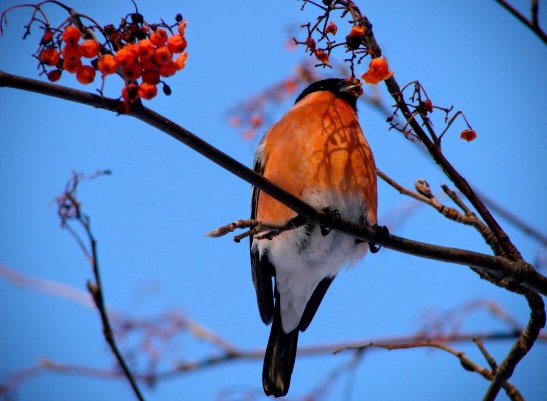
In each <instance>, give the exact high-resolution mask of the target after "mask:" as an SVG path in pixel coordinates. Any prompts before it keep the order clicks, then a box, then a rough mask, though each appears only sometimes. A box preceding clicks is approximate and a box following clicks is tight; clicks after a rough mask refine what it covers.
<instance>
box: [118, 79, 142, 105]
mask: <svg viewBox="0 0 547 401" xmlns="http://www.w3.org/2000/svg"><path fill="white" fill-rule="evenodd" d="M122 98H123V100H125V101H126V102H134V101H135V100H137V99H138V98H139V86H138V85H136V84H133V83H131V84H127V85H125V86H124V87H123V89H122Z"/></svg>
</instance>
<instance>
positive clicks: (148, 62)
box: [139, 57, 157, 70]
mask: <svg viewBox="0 0 547 401" xmlns="http://www.w3.org/2000/svg"><path fill="white" fill-rule="evenodd" d="M139 62H140V64H141V67H142V69H143V70H153V69H154V68H156V67H157V65H156V63H155V62H154V57H151V58H140V59H139Z"/></svg>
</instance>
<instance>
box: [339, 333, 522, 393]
mask: <svg viewBox="0 0 547 401" xmlns="http://www.w3.org/2000/svg"><path fill="white" fill-rule="evenodd" d="M371 347H375V348H382V349H385V350H388V351H393V350H400V349H413V348H422V347H428V348H436V349H439V350H442V351H445V352H448V353H449V354H451V355H453V356H455V357H456V358H458V359H459V361H460V363H461V365H462V367H463V368H464V369H465V370H468V371H470V372H476V373H478V374H480V375H481V376H482V377H484V378H485V379H486V380H492V378H493V376H494V375H493V373H492V371H490V370H488V369H486V368H484V367H482V366H480V365H479V364H477V363H475V362H474V361H472V360H471V359H470V358H468V357H467V356H465V353H463V352H460V351H457V350H456V349H454V348H452V347H450V346H449V345H447V344H444V343H440V342H436V341H431V340H426V341H414V342H409V343H400V344H392V343H375V342H369V343H366V344H362V345H360V346H357V347H344V348H341V349H338V350H336V351H335V353H339V352H342V351H351V350H353V351H359V352H362V351H364V350H366V349H367V348H371ZM500 387H503V388H504V389H505V391H506V393H507V395H509V396H510V397H511V400H513V401H524V398H523V397H522V395H521V394H520V392H519V391H518V390H517V389H516V387H515V386H513V385H512V384H511V383H509V382H507V381H504V382H502V383H501V384H500ZM483 401H484V400H483Z"/></svg>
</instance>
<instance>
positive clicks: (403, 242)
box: [0, 71, 547, 295]
mask: <svg viewBox="0 0 547 401" xmlns="http://www.w3.org/2000/svg"><path fill="white" fill-rule="evenodd" d="M3 86H4V87H11V88H16V89H23V90H27V91H31V92H36V93H41V94H44V95H48V96H53V97H58V98H61V99H65V100H68V101H72V102H77V103H82V104H85V105H88V106H92V107H96V108H100V109H104V110H109V111H113V112H117V107H118V104H119V101H118V100H116V99H109V98H105V97H101V96H99V95H95V94H92V93H88V92H84V91H79V90H76V89H72V88H67V87H63V86H59V85H55V84H50V83H46V82H41V81H38V80H34V79H29V78H24V77H19V76H15V75H11V74H7V73H5V72H2V71H0V87H3ZM129 115H130V116H132V117H135V118H137V119H139V120H141V121H143V122H145V123H147V124H149V125H151V126H153V127H156V128H158V129H159V130H161V131H162V132H165V133H167V134H168V135H170V136H172V137H173V138H175V139H176V140H178V141H179V142H182V143H184V144H185V145H187V146H188V147H190V148H192V149H194V150H195V151H197V152H198V153H200V154H201V155H203V156H205V157H207V158H208V159H209V160H211V161H213V162H214V163H216V164H218V165H219V166H221V167H223V168H224V169H226V170H228V171H230V172H231V173H233V174H235V175H236V176H238V177H240V178H241V179H243V180H245V181H247V182H248V183H250V184H252V185H254V186H256V187H257V188H260V190H262V191H264V192H266V193H267V194H269V195H270V196H272V197H273V198H275V199H277V200H278V201H280V202H282V203H283V204H285V205H287V206H288V207H290V208H291V209H293V210H294V211H296V212H297V213H298V214H300V215H302V216H303V217H304V218H306V219H307V220H308V221H315V222H317V223H319V224H322V225H324V226H327V227H332V228H335V229H338V230H341V231H344V232H346V233H348V234H351V235H353V236H355V237H356V238H359V239H362V240H364V241H367V242H373V243H376V244H378V245H381V246H383V247H385V248H389V249H392V250H395V251H399V252H403V253H407V254H410V255H414V256H420V257H424V258H429V259H435V260H440V261H444V262H449V263H456V264H459V265H464V266H471V267H474V268H476V269H479V270H482V271H484V272H486V273H488V274H490V275H492V276H493V277H494V278H498V279H502V278H503V279H504V280H506V281H508V282H510V283H513V284H515V285H522V286H523V287H526V288H530V289H532V290H534V291H538V292H540V293H542V294H544V295H547V277H545V276H543V275H542V274H540V273H539V272H537V271H536V270H535V269H534V267H533V266H532V265H530V264H529V263H526V262H524V261H521V260H519V261H516V262H515V261H512V260H510V259H508V258H505V257H501V256H490V255H486V254H482V253H478V252H472V251H467V250H462V249H457V248H449V247H443V246H438V245H432V244H427V243H423V242H419V241H413V240H410V239H406V238H402V237H398V236H396V235H391V234H389V235H387V234H386V233H385V231H384V230H382V229H380V228H378V227H363V226H358V225H356V224H352V223H350V222H346V221H344V220H342V219H333V218H332V217H331V216H329V215H328V214H326V213H323V212H320V211H317V210H315V208H313V207H312V206H310V205H309V204H307V203H306V202H304V201H302V200H301V199H299V198H297V197H296V196H294V195H292V194H290V193H288V192H286V191H284V190H283V189H281V188H280V187H278V186H276V185H274V184H273V183H272V182H271V181H269V180H267V179H266V178H264V177H262V176H261V175H259V174H257V173H255V172H254V171H253V170H251V169H250V168H248V167H246V166H245V165H243V164H241V163H240V162H238V161H237V160H235V159H233V158H232V157H230V156H228V155H226V154H225V153H223V152H221V151H220V150H219V149H217V148H215V147H214V146H212V145H210V144H209V143H207V142H205V141H204V140H202V139H201V138H199V137H197V136H195V135H194V134H192V133H191V132H190V131H188V130H186V129H184V128H183V127H181V126H180V125H177V124H176V123H174V122H173V121H171V120H169V119H167V118H165V117H164V116H162V115H160V114H158V113H156V112H154V111H152V110H150V109H148V108H146V107H144V106H142V105H135V107H134V108H133V109H132V110H130V112H129Z"/></svg>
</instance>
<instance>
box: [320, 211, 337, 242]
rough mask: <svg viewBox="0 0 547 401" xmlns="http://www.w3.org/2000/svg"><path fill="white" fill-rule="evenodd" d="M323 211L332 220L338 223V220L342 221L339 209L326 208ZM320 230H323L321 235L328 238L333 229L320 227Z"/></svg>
mask: <svg viewBox="0 0 547 401" xmlns="http://www.w3.org/2000/svg"><path fill="white" fill-rule="evenodd" d="M323 211H324V212H325V213H326V214H328V215H329V217H330V218H331V219H333V220H334V221H337V220H340V217H341V216H340V212H339V211H338V209H331V208H330V207H325V208H323ZM319 228H321V235H322V236H323V237H326V236H327V235H329V233H330V231H331V230H332V228H331V227H327V226H319Z"/></svg>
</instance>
